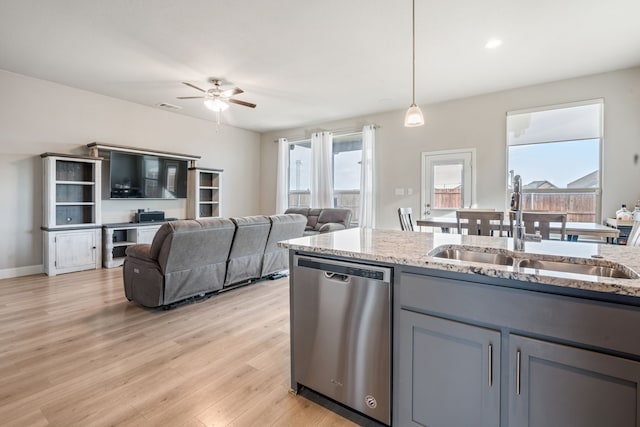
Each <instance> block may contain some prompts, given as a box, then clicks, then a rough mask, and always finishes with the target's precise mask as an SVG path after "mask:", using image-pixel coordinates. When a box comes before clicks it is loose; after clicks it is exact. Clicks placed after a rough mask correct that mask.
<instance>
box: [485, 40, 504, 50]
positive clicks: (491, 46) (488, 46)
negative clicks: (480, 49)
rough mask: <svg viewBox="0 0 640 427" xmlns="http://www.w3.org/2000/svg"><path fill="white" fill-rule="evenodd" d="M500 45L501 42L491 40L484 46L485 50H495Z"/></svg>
mask: <svg viewBox="0 0 640 427" xmlns="http://www.w3.org/2000/svg"><path fill="white" fill-rule="evenodd" d="M500 45H502V40H500V39H491V40H489V41H488V42H487V44H485V45H484V47H485V49H495V48H497V47H498V46H500Z"/></svg>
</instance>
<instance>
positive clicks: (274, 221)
mask: <svg viewBox="0 0 640 427" xmlns="http://www.w3.org/2000/svg"><path fill="white" fill-rule="evenodd" d="M269 219H270V220H271V231H270V232H269V239H268V240H267V246H266V247H265V249H264V260H263V261H262V274H261V276H262V277H264V276H268V275H270V274H273V273H277V272H279V271H282V270H286V269H288V268H289V252H288V251H287V250H286V249H285V248H281V247H279V246H278V242H279V241H282V240H288V239H294V238H296V237H302V233H303V232H304V227H305V224H306V223H307V218H305V217H304V216H303V215H298V214H285V215H272V216H270V217H269Z"/></svg>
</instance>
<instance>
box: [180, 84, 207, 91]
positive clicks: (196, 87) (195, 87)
mask: <svg viewBox="0 0 640 427" xmlns="http://www.w3.org/2000/svg"><path fill="white" fill-rule="evenodd" d="M182 84H183V85H187V86H189V87H192V88H194V89H195V90H199V91H200V92H206V90H204V89H202V88H199V87H198V86H196V85H192V84H191V83H187V82H182Z"/></svg>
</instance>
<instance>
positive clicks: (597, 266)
mask: <svg viewBox="0 0 640 427" xmlns="http://www.w3.org/2000/svg"><path fill="white" fill-rule="evenodd" d="M429 255H430V256H432V257H435V258H442V259H448V260H454V261H467V262H479V263H483V264H494V265H503V266H508V267H516V268H531V269H534V270H546V271H549V272H550V271H555V272H561V273H576V274H585V275H588V276H595V277H610V278H614V279H638V278H640V276H639V275H638V274H637V273H636V272H634V271H633V270H631V269H629V268H627V267H625V266H624V265H622V264H618V263H615V262H612V261H607V260H602V259H595V258H591V259H576V260H573V261H572V260H571V259H567V258H560V259H550V256H549V255H547V256H543V257H541V258H536V257H535V255H534V256H533V257H532V254H524V253H522V254H520V253H516V252H511V251H506V252H505V251H501V250H499V249H489V248H474V247H463V246H456V245H451V246H440V247H437V248H435V249H434V250H433V251H431V252H430V253H429ZM522 256H525V257H526V258H522Z"/></svg>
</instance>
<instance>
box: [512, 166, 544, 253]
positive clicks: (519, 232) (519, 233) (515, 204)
mask: <svg viewBox="0 0 640 427" xmlns="http://www.w3.org/2000/svg"><path fill="white" fill-rule="evenodd" d="M521 189H522V178H520V175H516V176H515V177H513V194H511V212H514V213H515V217H516V218H515V219H516V223H515V225H514V226H513V249H514V250H516V251H524V242H525V241H526V240H531V241H535V242H539V241H541V240H542V236H540V235H539V234H527V233H525V229H524V224H523V223H522V193H521V192H520V191H521Z"/></svg>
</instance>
